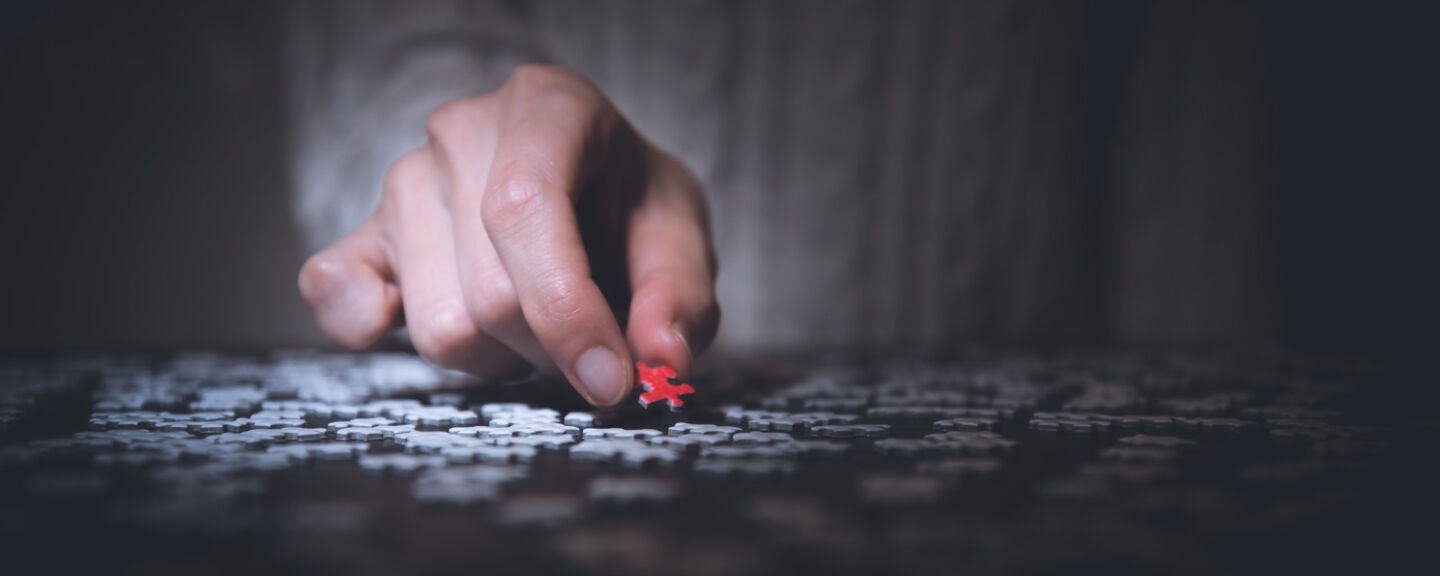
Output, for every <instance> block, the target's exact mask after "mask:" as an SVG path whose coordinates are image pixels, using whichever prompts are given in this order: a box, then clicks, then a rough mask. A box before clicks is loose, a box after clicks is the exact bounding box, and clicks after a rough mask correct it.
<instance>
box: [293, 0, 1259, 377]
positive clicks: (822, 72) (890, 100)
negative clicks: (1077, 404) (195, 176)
mask: <svg viewBox="0 0 1440 576" xmlns="http://www.w3.org/2000/svg"><path fill="white" fill-rule="evenodd" d="M290 10H291V12H290V14H289V18H288V26H289V28H290V30H289V34H288V36H289V41H288V48H287V49H288V51H289V62H290V70H289V72H288V78H289V80H290V88H289V99H290V103H291V108H292V116H291V117H292V119H293V120H294V126H293V134H292V139H293V146H292V148H291V150H292V155H293V159H294V162H293V171H292V172H293V177H294V188H295V190H296V196H295V200H294V214H295V217H296V219H297V221H298V222H299V223H300V224H301V225H302V227H303V229H304V230H305V231H306V234H307V236H306V240H307V242H308V244H309V246H310V248H312V249H318V248H320V247H322V246H324V245H325V244H327V243H328V242H330V241H332V240H334V239H335V238H337V237H338V236H340V235H341V234H343V233H345V232H346V231H348V230H350V229H351V228H353V227H354V226H356V225H357V224H358V223H359V222H360V221H361V220H363V219H364V218H365V217H366V216H367V215H368V214H369V212H370V211H371V210H372V209H373V207H374V204H375V202H376V199H377V198H378V196H379V190H380V181H381V178H382V176H383V174H384V172H385V169H386V167H387V166H388V164H389V163H390V162H391V161H393V160H394V159H395V158H397V157H398V156H400V155H401V154H403V153H404V152H406V151H408V150H409V149H412V148H414V147H416V146H418V145H420V144H422V143H423V142H424V138H425V135H424V121H425V117H426V115H427V114H428V113H429V111H430V110H431V109H433V108H434V107H435V106H436V105H438V104H440V103H442V102H445V101H448V100H451V99H455V98H460V97H464V96H469V95H475V94H479V93H483V92H486V91H489V90H493V89H495V88H496V87H498V86H499V85H500V84H501V83H502V82H503V81H504V79H505V78H506V76H507V75H508V73H509V71H510V70H511V69H512V68H513V67H514V66H515V65H517V64H521V63H525V62H537V61H538V62H549V63H553V64H558V65H562V66H566V67H569V68H573V69H576V70H578V71H580V72H583V73H585V74H586V75H588V76H590V77H591V78H592V79H593V80H594V81H595V82H596V83H597V84H598V85H599V86H600V87H601V88H602V89H603V90H605V92H606V93H607V94H609V95H610V97H611V98H612V100H613V101H614V102H615V103H616V104H617V106H618V107H619V108H620V110H621V111H622V112H623V113H624V114H626V116H628V117H629V118H630V119H631V120H632V121H633V122H634V124H635V125H636V126H637V127H638V128H639V129H640V130H641V131H642V132H643V133H645V134H646V135H647V136H648V137H649V138H650V139H651V140H653V141H654V142H656V143H657V144H658V145H660V146H662V147H664V148H666V149H667V150H670V151H672V152H674V153H675V154H676V155H678V156H679V157H681V158H682V159H684V160H685V161H686V162H687V163H688V164H689V165H690V166H691V167H692V168H693V169H694V170H695V171H696V173H697V174H698V175H699V176H700V177H701V179H702V180H703V181H704V183H705V184H706V186H707V194H708V195H709V198H710V202H711V204H712V208H713V218H714V222H713V225H714V231H715V242H716V248H717V251H718V254H719V260H720V277H719V295H720V300H721V303H722V305H723V307H724V322H723V326H722V330H721V336H720V340H719V342H720V344H721V345H722V346H727V347H730V348H739V349H755V348H775V347H779V348H788V347H797V346H803V347H814V346H821V347H860V348H876V349H893V348H898V347H920V348H922V349H931V348H946V347H952V346H958V345H963V344H971V343H987V344H1002V345H1005V344H1045V343H1052V342H1053V343H1075V342H1108V341H1115V342H1120V343H1201V344H1205V343H1217V342H1226V343H1234V342H1244V343H1255V342H1266V341H1268V340H1270V339H1272V338H1273V337H1274V332H1275V320H1274V318H1273V317H1272V316H1273V310H1274V309H1275V306H1274V304H1275V303H1274V302H1273V301H1272V300H1273V298H1274V296H1273V293H1274V291H1273V286H1272V285H1273V280H1272V277H1273V276H1274V275H1273V274H1272V273H1271V271H1270V270H1269V267H1270V265H1271V261H1272V258H1271V256H1270V249H1269V247H1268V244H1267V243H1266V238H1265V236H1264V232H1265V225H1266V221H1267V217H1266V214H1265V213H1264V209H1265V206H1267V200H1266V197H1267V195H1268V194H1269V192H1267V188H1266V186H1265V178H1266V174H1265V173H1264V166H1266V165H1267V163H1266V162H1265V159H1264V155H1265V154H1266V150H1267V149H1268V148H1267V146H1266V144H1265V137H1266V134H1265V130H1263V129H1262V128H1261V127H1262V126H1264V125H1265V123H1264V122H1263V120H1264V113H1265V110H1264V99H1263V98H1262V97H1261V96H1262V95H1263V89H1264V86H1263V81H1264V69H1263V65H1262V63H1260V62H1255V61H1253V60H1251V59H1247V58H1246V57H1245V56H1244V55H1247V54H1252V53H1254V52H1255V51H1254V50H1253V47H1254V46H1255V45H1256V44H1257V43H1258V42H1259V41H1260V39H1259V32H1258V26H1257V17H1256V15H1255V14H1254V12H1253V8H1248V7H1242V6H1237V5H1235V4H1232V3H1223V4H1222V5H1210V4H1202V3H1193V4H1191V3H1157V4H1154V5H1149V4H1145V3H1141V4H1140V5H1139V6H1138V7H1137V8H1135V9H1134V10H1130V11H1119V10H1116V9H1114V8H1113V6H1107V5H1105V4H1104V3H1100V4H1092V3H1089V2H1080V1H1068V0H1057V1H1006V0H1000V1H986V2H966V1H946V0H934V1H921V0H912V1H898V2H886V1H856V0H815V1H803V2H781V1H766V0H750V1H726V0H714V1H674V0H655V1H638V0H635V1H625V0H610V1H574V2H562V1H554V2H542V1H525V0H512V1H485V0H471V1H459V0H452V1H438V0H433V1H423V2H417V1H409V2H403V3H402V2H388V1H375V0H361V1H356V0H345V1H339V0H307V1H303V2H296V3H293V5H292V6H291V8H290ZM1127 18H1128V19H1129V20H1127ZM1127 21H1128V22H1130V24H1125V22H1127ZM1117 22H1118V24H1117ZM1112 34H1120V37H1110V36H1108V35H1112ZM1116 43H1119V44H1120V45H1121V46H1120V48H1114V47H1113V46H1112V45H1114V44H1116Z"/></svg>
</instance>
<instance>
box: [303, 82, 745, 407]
mask: <svg viewBox="0 0 1440 576" xmlns="http://www.w3.org/2000/svg"><path fill="white" fill-rule="evenodd" d="M427 129H428V132H429V142H428V143H427V144H426V145H425V146H422V147H421V148H419V149H418V150H415V151H414V152H411V153H410V154H407V155H406V156H404V157H402V158H401V159H400V160H398V161H396V162H395V163H394V164H393V165H392V166H391V167H390V170H389V173H388V174H387V175H386V178H385V189H384V194H383V196H382V199H381V201H380V205H379V207H378V208H376V210H375V213H374V215H372V216H371V218H370V219H369V220H368V221H366V222H365V223H364V224H363V225H361V226H360V227H359V228H358V229H356V230H355V231H354V232H352V233H351V234H349V235H348V236H345V237H343V238H341V239H340V240H338V241H336V242H335V243H334V244H332V245H330V246H329V247H327V248H326V249H324V250H322V251H320V252H319V253H317V254H315V255H314V256H312V257H311V258H310V259H309V261H307V262H306V263H305V266H304V267H303V268H302V269H301V271H300V279H299V283H300V292H301V294H302V295H303V296H304V297H305V299H306V301H307V302H309V304H310V306H311V309H312V311H313V312H314V314H315V319H316V322H317V323H318V324H319V325H320V328H321V329H322V330H323V331H324V332H325V334H326V335H327V336H329V337H330V338H331V339H333V340H335V341H336V342H338V343H340V344H342V345H345V346H348V347H351V348H365V347H368V346H370V345H371V344H373V343H374V342H375V341H376V340H378V339H379V338H380V337H381V336H382V335H384V333H385V332H386V331H387V330H388V329H390V328H391V327H392V326H394V325H396V324H397V323H398V322H399V321H400V319H401V318H402V309H403V319H404V320H403V321H404V322H405V324H406V325H407V326H408V328H409V331H410V337H411V340H412V342H413V343H414V345H415V348H416V350H417V351H419V353H420V354H421V356H423V357H424V358H425V359H427V360H429V361H430V362H431V363H434V364H436V365H439V366H442V367H446V368H451V369H456V370H463V371H466V372H470V373H472V374H476V375H480V376H502V375H508V374H515V373H517V372H519V371H521V370H524V369H526V367H527V366H533V367H535V368H538V369H540V370H541V371H544V372H548V373H551V374H557V373H558V374H563V375H564V377H565V378H566V379H567V380H569V382H570V383H571V384H572V385H573V386H574V387H575V389H576V390H578V391H579V392H580V394H581V395H582V396H584V397H585V399H586V400H588V401H589V402H590V403H592V404H595V405H597V406H610V405H614V404H616V403H618V402H620V401H621V400H623V399H624V398H625V397H626V396H627V395H628V394H629V393H630V389H631V387H632V386H633V382H634V373H633V366H634V360H637V359H638V360H642V361H647V362H652V363H660V364H665V365H669V366H671V367H673V368H674V369H675V370H676V372H677V373H679V374H680V375H682V376H684V375H686V374H688V372H689V370H690V364H691V361H692V360H693V357H694V355H695V354H699V353H700V352H701V351H702V350H703V349H704V348H705V347H706V346H707V345H708V344H709V343H710V341H711V340H712V338H713V337H714V335H715V330H716V328H717V326H718V324H719V318H720V310H719V307H718V305H717V303H716V300H715V290H714V287H715V257H714V251H713V248H712V247H711V243H710V233H709V224H708V212H707V207H706V203H705V197H704V194H703V192H702V190H701V186H700V184H699V182H698V180H697V179H696V178H695V177H694V175H692V174H691V173H690V171H689V170H688V169H686V167H685V166H684V165H683V164H682V163H681V162H680V161H678V160H677V159H675V158H674V157H671V156H670V155H668V154H666V153H665V152H664V151H662V150H660V149H658V148H656V147H655V146H653V145H651V144H650V143H649V142H647V141H645V140H644V139H643V138H642V137H641V136H640V135H639V134H638V133H637V132H636V131H635V129H634V128H633V127H631V126H630V124H629V123H628V122H627V121H626V120H625V118H624V117H622V116H621V115H620V113H619V112H618V111H617V110H616V109H615V107H614V106H613V105H612V104H611V103H610V102H609V100H608V99H607V98H606V97H605V95H604V94H602V93H601V92H600V91H599V89H597V88H596V87H595V86H594V85H593V84H591V83H590V82H589V81H588V80H586V79H585V78H583V77H582V76H580V75H578V74H575V73H573V72H569V71H566V70H563V69H559V68H554V67H548V66H539V65H530V66H522V67H520V68H517V69H516V70H515V72H514V73H512V75H511V76H510V78H509V80H507V81H506V83H505V85H504V86H502V87H501V88H500V89H499V90H497V91H495V92H492V93H490V94H486V95H483V96H479V97H476V98H470V99H465V100H458V101H455V102H451V103H449V104H446V105H444V106H441V107H440V108H438V109H436V110H435V112H434V113H433V114H431V116H430V118H429V122H428V123H427ZM620 322H626V330H625V332H624V333H622V332H621V330H620ZM632 350H633V353H634V357H632V354H631V352H632Z"/></svg>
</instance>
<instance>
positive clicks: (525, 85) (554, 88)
mask: <svg viewBox="0 0 1440 576" xmlns="http://www.w3.org/2000/svg"><path fill="white" fill-rule="evenodd" d="M506 87H507V88H508V89H509V90H510V91H511V92H512V94H513V95H514V96H515V97H516V98H518V99H519V100H521V101H524V102H537V103H542V104H544V105H547V106H555V105H559V106H568V107H577V108H579V109H592V110H593V109H596V108H598V107H599V106H600V105H601V104H602V103H603V102H605V101H606V100H605V97H604V96H603V95H602V94H601V92H600V89H599V88H598V87H596V86H595V84H594V83H593V82H591V81H590V79H589V78H586V77H585V76H584V75H583V74H580V73H578V72H575V71H573V70H568V69H565V68H560V67H558V66H547V65H544V64H525V65H522V66H519V67H516V68H515V71H514V72H511V73H510V78H509V80H507V81H506Z"/></svg>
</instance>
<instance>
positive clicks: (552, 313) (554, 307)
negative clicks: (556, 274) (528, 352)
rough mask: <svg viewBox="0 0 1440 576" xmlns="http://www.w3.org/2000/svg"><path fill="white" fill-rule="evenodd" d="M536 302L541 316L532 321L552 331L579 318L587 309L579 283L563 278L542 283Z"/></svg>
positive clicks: (536, 294)
mask: <svg viewBox="0 0 1440 576" xmlns="http://www.w3.org/2000/svg"><path fill="white" fill-rule="evenodd" d="M535 302H536V304H537V311H538V312H539V316H538V317H537V318H535V319H533V320H532V321H533V322H535V323H537V324H540V325H541V326H542V327H544V328H550V329H555V328H558V327H561V326H564V325H566V324H568V323H570V322H571V321H572V320H575V319H576V318H579V317H580V315H581V314H582V313H583V312H584V307H585V298H584V295H583V294H582V293H581V290H580V286H579V283H578V282H573V281H569V280H565V279H561V278H553V279H549V280H546V281H543V282H541V283H540V284H539V285H538V286H537V288H536V291H535Z"/></svg>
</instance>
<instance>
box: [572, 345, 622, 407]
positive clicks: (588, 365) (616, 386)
mask: <svg viewBox="0 0 1440 576" xmlns="http://www.w3.org/2000/svg"><path fill="white" fill-rule="evenodd" d="M575 375H576V376H579V377H580V385H581V386H584V387H585V390H586V391H587V392H588V393H589V394H590V400H591V401H592V402H594V403H596V404H599V405H601V406H612V405H615V404H618V403H619V402H620V400H621V398H620V397H621V396H622V395H624V394H625V367H624V366H622V365H621V364H620V356H619V355H618V354H616V353H614V352H611V351H610V349H609V348H605V347H603V346H596V347H594V348H591V349H589V350H586V351H585V353H584V354H581V355H580V359H579V360H576V361H575Z"/></svg>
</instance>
